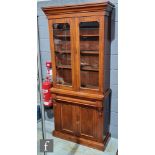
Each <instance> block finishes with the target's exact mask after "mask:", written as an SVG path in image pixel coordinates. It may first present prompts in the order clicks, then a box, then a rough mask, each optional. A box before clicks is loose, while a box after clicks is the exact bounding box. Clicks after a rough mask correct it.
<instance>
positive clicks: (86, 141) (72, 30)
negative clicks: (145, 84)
mask: <svg viewBox="0 0 155 155" xmlns="http://www.w3.org/2000/svg"><path fill="white" fill-rule="evenodd" d="M113 8H114V5H113V4H112V3H110V2H103V3H86V4H80V5H68V6H54V7H53V6H51V7H44V8H42V9H43V11H44V13H45V14H46V16H47V18H48V26H49V35H50V49H51V58H52V60H51V61H52V69H53V87H52V88H51V93H52V97H53V106H54V124H55V130H54V131H53V135H54V136H56V137H59V138H63V139H66V140H70V141H73V142H76V143H79V144H83V145H87V146H89V147H93V148H96V149H99V150H104V149H105V146H106V144H107V141H108V139H109V137H110V132H109V124H110V94H111V90H110V42H111V39H110V36H111V34H110V29H111V13H112V9H113Z"/></svg>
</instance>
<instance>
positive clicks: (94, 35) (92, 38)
mask: <svg viewBox="0 0 155 155" xmlns="http://www.w3.org/2000/svg"><path fill="white" fill-rule="evenodd" d="M80 65H81V66H80V72H81V73H80V74H81V87H85V88H92V89H98V85H99V83H98V81H99V23H98V22H96V21H93V22H81V23H80Z"/></svg>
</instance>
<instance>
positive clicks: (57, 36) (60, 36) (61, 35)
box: [54, 34, 70, 38]
mask: <svg viewBox="0 0 155 155" xmlns="http://www.w3.org/2000/svg"><path fill="white" fill-rule="evenodd" d="M54 37H55V38H63V37H70V35H64V34H58V35H54Z"/></svg>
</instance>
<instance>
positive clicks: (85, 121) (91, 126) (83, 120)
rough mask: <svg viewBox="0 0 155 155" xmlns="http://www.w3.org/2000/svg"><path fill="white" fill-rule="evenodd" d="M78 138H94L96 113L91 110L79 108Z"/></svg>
mask: <svg viewBox="0 0 155 155" xmlns="http://www.w3.org/2000/svg"><path fill="white" fill-rule="evenodd" d="M79 115H80V136H84V137H87V138H93V139H94V138H96V133H95V131H96V125H95V115H96V111H95V110H94V109H91V108H86V107H80V113H79Z"/></svg>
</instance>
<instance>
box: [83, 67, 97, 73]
mask: <svg viewBox="0 0 155 155" xmlns="http://www.w3.org/2000/svg"><path fill="white" fill-rule="evenodd" d="M81 70H83V71H94V72H98V71H99V69H97V68H93V67H90V66H81Z"/></svg>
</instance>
